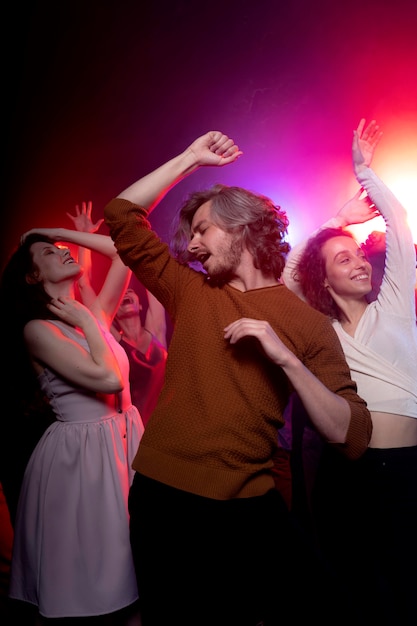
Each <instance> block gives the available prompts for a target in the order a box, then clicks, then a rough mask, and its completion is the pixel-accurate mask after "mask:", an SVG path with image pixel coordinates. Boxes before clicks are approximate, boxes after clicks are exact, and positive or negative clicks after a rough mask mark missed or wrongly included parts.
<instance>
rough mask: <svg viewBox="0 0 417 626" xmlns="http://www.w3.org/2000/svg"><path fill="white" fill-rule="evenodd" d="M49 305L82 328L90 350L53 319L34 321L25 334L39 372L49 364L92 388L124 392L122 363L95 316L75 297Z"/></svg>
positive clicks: (69, 322) (73, 379)
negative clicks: (69, 336)
mask: <svg viewBox="0 0 417 626" xmlns="http://www.w3.org/2000/svg"><path fill="white" fill-rule="evenodd" d="M48 307H49V308H50V310H51V311H52V312H53V313H55V314H56V315H58V317H59V318H60V319H62V320H63V321H64V322H66V323H67V324H70V325H71V326H74V327H78V328H80V329H81V330H82V332H83V333H84V335H85V338H86V340H87V342H88V345H89V348H90V352H88V351H87V350H85V349H84V348H82V346H80V345H79V344H78V343H77V342H76V341H73V340H72V339H70V338H68V337H66V335H64V334H63V333H62V332H61V330H60V329H59V328H57V327H56V326H55V325H54V324H52V323H51V322H49V321H45V320H32V321H30V322H29V323H28V324H26V326H25V329H24V335H25V341H26V343H27V346H28V349H29V352H30V354H31V357H32V360H33V362H34V365H35V368H36V369H37V371H40V370H41V369H42V368H43V367H45V366H48V367H50V368H52V369H54V370H55V371H56V372H58V374H60V375H61V376H63V377H65V378H66V379H68V380H69V381H70V382H72V383H73V384H75V385H79V386H81V387H83V388H85V389H89V390H90V391H95V392H101V393H118V392H119V391H121V390H122V389H123V379H122V376H121V373H120V370H119V365H118V363H117V360H116V358H115V356H114V354H113V351H112V350H111V348H110V346H109V344H108V342H107V340H106V338H105V337H104V335H103V332H102V330H101V328H100V325H99V323H98V321H97V319H96V318H95V316H94V315H93V314H92V313H91V312H90V311H89V310H88V309H87V307H85V306H84V305H83V304H81V303H80V302H78V301H77V300H74V299H72V298H59V299H54V300H52V303H51V304H49V305H48Z"/></svg>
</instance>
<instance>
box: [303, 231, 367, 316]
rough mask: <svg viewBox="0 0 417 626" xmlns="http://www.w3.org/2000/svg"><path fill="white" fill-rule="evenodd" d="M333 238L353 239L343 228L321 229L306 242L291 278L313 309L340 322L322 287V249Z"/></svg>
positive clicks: (338, 313) (331, 300) (331, 301)
mask: <svg viewBox="0 0 417 626" xmlns="http://www.w3.org/2000/svg"><path fill="white" fill-rule="evenodd" d="M334 237H349V238H350V239H355V238H354V236H353V235H352V233H350V232H349V231H347V230H344V229H343V228H323V230H320V231H319V232H318V233H317V235H315V236H314V237H311V238H310V239H309V240H308V241H307V244H306V247H305V249H304V252H303V254H302V256H301V258H300V261H299V263H298V266H297V269H296V271H295V274H294V276H293V278H294V280H296V281H297V282H299V283H300V286H301V290H302V292H303V295H304V297H305V299H306V300H307V302H308V303H309V304H310V305H311V306H312V307H313V308H315V309H317V310H318V311H321V313H324V314H325V315H328V316H329V317H331V318H332V319H337V320H339V321H340V309H339V307H338V306H337V304H336V302H335V301H334V300H333V298H332V296H331V295H330V293H329V291H328V289H326V287H325V285H324V281H325V279H326V267H325V260H324V258H323V253H322V248H323V245H324V244H325V243H326V241H329V239H333V238H334Z"/></svg>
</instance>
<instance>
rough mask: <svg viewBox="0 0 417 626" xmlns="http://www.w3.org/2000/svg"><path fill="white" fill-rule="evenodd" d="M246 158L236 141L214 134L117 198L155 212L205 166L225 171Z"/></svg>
mask: <svg viewBox="0 0 417 626" xmlns="http://www.w3.org/2000/svg"><path fill="white" fill-rule="evenodd" d="M241 155H242V152H241V151H240V150H239V148H238V146H237V145H235V143H234V142H233V140H232V139H229V137H227V135H224V134H223V133H221V132H220V131H210V132H208V133H206V134H205V135H203V136H202V137H199V138H198V139H196V140H195V141H194V142H193V143H192V144H191V145H190V146H189V147H188V148H187V149H186V150H184V152H182V153H181V154H179V155H178V156H176V157H174V158H173V159H170V160H169V161H167V162H166V163H164V164H163V165H161V166H160V167H158V168H157V169H156V170H154V171H153V172H151V173H150V174H147V175H146V176H144V177H143V178H141V179H139V180H138V181H137V182H135V183H133V185H130V186H129V187H128V188H127V189H125V190H124V191H122V192H121V193H120V194H119V195H118V196H117V197H118V198H123V199H125V200H129V201H130V202H133V203H134V204H138V205H140V206H143V207H145V208H147V209H149V211H151V210H152V209H153V208H154V207H155V206H156V205H157V204H158V202H160V200H162V198H163V197H164V196H165V195H166V194H167V193H168V191H169V190H170V189H171V188H172V187H173V186H174V185H176V184H177V183H178V182H179V181H180V180H182V179H183V178H185V177H186V176H189V175H190V174H191V173H192V172H194V171H196V170H197V169H198V168H199V167H201V166H202V165H208V166H217V167H219V166H220V167H221V166H223V165H227V164H229V163H233V162H234V161H236V160H237V159H238V157H239V156H241Z"/></svg>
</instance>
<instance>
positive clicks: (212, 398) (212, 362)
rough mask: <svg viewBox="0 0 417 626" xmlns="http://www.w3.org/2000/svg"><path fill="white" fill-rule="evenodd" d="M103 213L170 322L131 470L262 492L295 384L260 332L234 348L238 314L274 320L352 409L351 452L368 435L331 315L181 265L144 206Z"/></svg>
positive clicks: (172, 481)
mask: <svg viewBox="0 0 417 626" xmlns="http://www.w3.org/2000/svg"><path fill="white" fill-rule="evenodd" d="M104 214H105V219H106V223H107V225H108V227H109V229H110V233H111V236H112V238H113V240H114V242H115V245H116V247H117V249H118V252H119V254H120V256H121V258H122V259H123V261H124V262H125V263H126V264H127V265H128V266H129V267H130V268H131V269H132V270H133V272H134V274H135V275H136V276H137V277H138V279H139V280H140V281H141V283H142V284H143V285H144V286H145V287H146V288H147V289H149V291H151V292H152V293H154V295H155V296H156V297H157V298H158V300H159V301H160V302H161V303H162V304H163V306H164V307H165V308H166V310H167V311H168V313H169V315H170V316H171V319H172V321H173V327H174V329H173V334H172V339H171V342H170V346H169V352H168V360H167V366H166V377H165V385H164V388H163V390H162V393H161V395H160V398H159V401H158V404H157V406H156V409H155V410H154V412H153V415H152V417H151V419H150V421H149V422H148V424H147V427H146V430H145V433H144V435H143V437H142V440H141V443H140V445H139V449H138V452H137V455H136V457H135V460H134V462H133V468H134V469H135V470H136V471H139V472H141V473H143V474H145V475H146V476H149V477H151V478H154V479H155V480H158V481H161V482H163V483H166V484H168V485H171V486H172V487H175V488H177V489H182V490H185V491H189V492H192V493H195V494H198V495H201V496H205V497H209V498H215V499H219V500H226V499H230V498H239V497H250V496H258V495H261V494H264V493H265V492H266V491H267V490H268V489H270V488H272V487H273V486H274V481H273V478H272V475H271V472H270V469H271V466H272V460H271V457H272V454H273V452H274V450H275V448H276V445H277V429H278V428H279V427H280V426H282V424H283V411H284V408H285V405H286V404H287V401H288V397H289V393H290V391H291V389H290V385H289V382H288V379H287V378H286V376H285V374H284V373H283V371H282V370H281V368H279V367H278V366H277V365H275V364H273V363H272V362H271V361H270V360H269V359H267V358H266V357H265V355H264V353H263V352H262V350H261V349H259V344H258V342H257V340H255V339H252V338H251V339H248V340H243V341H241V342H239V343H238V344H235V345H230V344H229V342H228V341H226V340H225V339H224V336H223V335H224V333H223V329H224V328H225V326H227V324H229V323H230V322H232V321H234V320H236V319H239V318H241V317H248V318H255V319H259V320H268V321H269V323H270V324H271V326H272V327H273V328H274V330H275V332H276V333H277V334H278V336H279V337H280V338H281V340H282V341H283V342H284V343H285V344H286V345H287V346H288V347H289V348H290V349H291V350H292V351H293V352H294V353H295V354H296V355H297V357H298V358H299V359H300V360H301V361H302V362H303V363H304V365H305V366H306V367H308V368H309V369H310V370H311V371H312V372H313V373H314V374H315V375H316V376H317V378H319V379H320V380H321V381H322V382H323V383H324V384H325V385H326V386H327V387H329V388H330V389H331V390H332V391H334V392H336V393H338V394H340V395H341V396H343V397H344V398H346V400H347V401H348V402H349V404H350V407H351V423H350V427H349V431H348V436H347V441H346V443H345V444H343V445H338V447H339V448H340V450H341V452H342V453H343V454H345V455H346V456H347V457H349V458H356V457H358V456H360V455H361V454H362V453H363V452H364V451H365V450H366V448H367V446H368V442H369V438H370V435H371V430H372V426H371V420H370V415H369V412H368V410H367V408H366V404H365V402H364V401H363V400H362V399H361V398H360V397H359V396H358V395H357V393H356V386H355V384H354V383H353V381H352V379H351V377H350V372H349V368H348V366H347V364H346V361H345V358H344V355H343V352H342V348H341V345H340V342H339V339H338V337H337V335H336V333H335V331H334V330H333V327H332V325H331V322H330V321H329V320H328V319H327V317H325V316H324V315H322V314H321V313H319V312H317V311H315V310H313V309H312V308H311V307H309V306H308V305H307V304H305V303H304V302H302V301H301V300H300V299H299V298H298V297H297V296H296V295H294V294H293V293H292V292H291V291H290V290H289V289H287V288H286V287H285V286H283V285H276V286H273V287H267V288H262V289H255V290H251V291H246V292H241V291H238V290H236V289H234V288H232V287H230V286H228V285H226V286H223V287H218V286H213V285H212V284H210V281H209V280H207V278H206V276H205V275H204V274H203V273H200V272H196V271H194V270H192V269H190V268H188V267H185V266H183V265H180V264H179V263H177V261H175V260H174V259H173V258H172V256H171V255H170V252H169V248H168V246H167V244H166V243H164V242H162V241H161V240H160V239H159V238H158V237H157V236H156V234H155V233H153V232H152V231H151V229H150V225H149V222H148V220H147V214H146V210H145V209H143V208H141V207H139V206H137V205H134V204H132V203H131V202H129V201H127V200H123V199H114V200H112V201H111V202H110V203H109V204H108V205H107V206H106V208H105V212H104Z"/></svg>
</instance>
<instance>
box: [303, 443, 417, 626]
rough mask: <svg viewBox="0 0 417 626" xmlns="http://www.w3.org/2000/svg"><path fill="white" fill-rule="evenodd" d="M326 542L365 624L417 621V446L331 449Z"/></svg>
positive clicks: (323, 503)
mask: <svg viewBox="0 0 417 626" xmlns="http://www.w3.org/2000/svg"><path fill="white" fill-rule="evenodd" d="M313 502H314V517H315V521H316V527H317V534H318V540H319V545H320V546H321V548H322V550H323V552H324V553H325V554H326V557H327V558H328V560H329V561H330V562H331V563H332V565H333V566H334V568H335V570H336V571H337V572H338V573H340V574H341V575H342V576H343V575H345V582H346V586H348V588H349V593H350V594H351V597H352V602H353V603H355V604H356V605H357V606H361V607H362V612H363V615H364V620H365V623H367V624H378V626H393V625H395V626H412V625H415V624H416V623H417V592H416V590H417V447H410V448H393V449H388V450H383V449H372V448H370V449H368V450H367V451H366V452H365V454H364V455H363V456H362V457H361V458H360V459H359V460H357V461H346V460H345V459H343V457H341V456H340V455H338V454H337V453H335V452H334V451H332V450H330V449H327V450H326V452H325V453H324V454H323V457H322V463H321V466H320V469H319V473H318V475H317V480H316V487H315V490H314V496H313Z"/></svg>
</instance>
